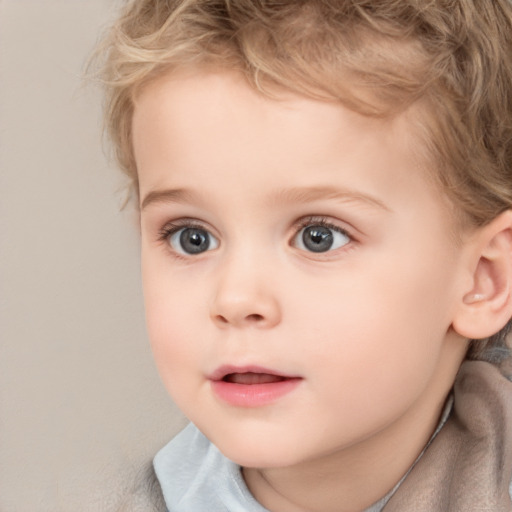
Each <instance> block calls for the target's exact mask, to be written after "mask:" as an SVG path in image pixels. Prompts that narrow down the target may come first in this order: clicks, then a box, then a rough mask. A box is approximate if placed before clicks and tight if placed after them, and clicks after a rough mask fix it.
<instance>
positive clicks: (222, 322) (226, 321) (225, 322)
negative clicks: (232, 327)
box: [217, 315, 229, 324]
mask: <svg viewBox="0 0 512 512" xmlns="http://www.w3.org/2000/svg"><path fill="white" fill-rule="evenodd" d="M217 320H218V321H219V322H220V323H221V324H228V323H229V321H228V319H227V318H226V317H224V316H222V315H217Z"/></svg>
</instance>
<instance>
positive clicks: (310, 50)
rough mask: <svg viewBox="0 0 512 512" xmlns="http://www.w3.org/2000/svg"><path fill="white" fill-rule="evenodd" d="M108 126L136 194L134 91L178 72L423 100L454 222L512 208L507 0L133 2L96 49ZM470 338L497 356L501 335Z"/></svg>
mask: <svg viewBox="0 0 512 512" xmlns="http://www.w3.org/2000/svg"><path fill="white" fill-rule="evenodd" d="M96 56H97V57H98V56H99V57H100V59H101V71H100V74H101V78H102V81H103V83H104V86H105V91H106V95H105V97H106V104H105V121H106V129H107V132H108V134H109V136H110V139H111V141H112V142H113V149H114V153H115V156H116V159H117V161H118V163H119V165H120V167H121V169H122V170H123V171H124V172H125V173H126V174H127V175H128V176H129V177H130V179H131V180H132V184H133V187H134V190H135V191H136V193H138V181H137V169H136V165H135V160H134V155H133V150H132V141H131V129H132V128H131V123H132V115H133V111H134V104H135V103H134V102H135V99H136V97H137V94H139V93H140V91H141V90H142V89H143V87H144V86H145V85H147V84H148V83H149V82H151V81H152V80H155V79H156V78H158V77H160V76H162V75H163V74H165V73H169V72H172V70H175V69H177V68H180V67H205V66H208V67H214V68H217V69H219V68H220V69H227V70H235V71H238V72H240V73H242V74H243V75H244V76H245V77H246V79H247V80H248V82H249V83H250V84H251V85H252V86H253V87H254V88H256V89H257V90H259V91H261V92H262V93H264V94H270V95H271V90H272V88H275V87H276V86H279V87H283V88H285V89H288V90H291V91H294V92H297V93H300V94H305V95H308V96H311V97H314V98H318V99H325V100H328V101H337V102H340V103H342V104H343V105H345V106H346V107H348V108H350V109H352V110H354V111H356V112H359V113H361V114H363V115H367V116H372V117H381V118H386V117H391V116H393V115H396V114H398V113H400V112H404V111H405V110H406V109H408V108H409V107H411V106H413V105H414V106H419V113H420V115H417V116H415V119H414V125H415V126H414V128H415V131H416V135H417V136H418V137H419V138H420V141H421V147H422V148H423V150H424V153H425V155H426V157H427V161H428V162H429V164H430V165H429V166H428V167H429V168H431V169H433V171H434V172H433V173H432V174H433V177H434V178H435V180H436V181H437V182H438V183H439V184H440V186H441V188H442V190H444V191H445V193H446V196H447V197H448V198H449V199H450V200H451V204H453V206H454V207H455V210H456V211H457V212H458V213H459V214H460V218H461V219H463V222H464V223H465V224H467V225H471V226H483V225H485V224H486V223H488V222H490V221H491V220H492V219H494V218H495V217H496V216H497V215H499V214H500V213H501V212H503V211H505V210H507V209H509V208H511V206H512V2H511V1H510V0H482V1H479V2H473V0H294V1H285V0H275V1H271V0H129V1H128V2H127V3H126V5H125V6H124V8H123V11H122V13H121V16H120V18H119V19H118V21H117V22H116V23H115V25H114V26H113V27H111V28H110V29H109V31H108V32H107V33H106V35H105V37H104V38H103V40H102V42H101V43H100V45H99V46H98V48H97V51H96ZM508 330H509V326H507V327H506V328H504V329H503V330H502V331H500V332H499V333H498V334H496V335H494V336H492V337H490V338H488V339H485V340H473V341H472V343H471V345H470V349H469V351H468V357H469V358H473V359H475V358H483V359H487V360H492V361H493V362H499V361H500V360H501V359H503V358H504V357H506V356H507V354H508V352H507V350H508V349H507V343H506V339H505V338H506V334H507V332H508Z"/></svg>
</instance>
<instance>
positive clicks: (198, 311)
mask: <svg viewBox="0 0 512 512" xmlns="http://www.w3.org/2000/svg"><path fill="white" fill-rule="evenodd" d="M413 114H414V113H413V112H408V113H405V114H403V115H401V116H399V117H397V118H395V119H394V120H393V121H390V120H386V121H383V120H374V119H373V120H372V119H368V118H365V117H362V116H360V115H359V114H356V113H354V112H351V111H349V110H347V109H345V108H344V107H342V106H341V105H339V104H334V103H328V102H321V101H316V100H313V99H308V98H304V97H301V96H297V95H294V94H292V93H287V92H281V93H280V99H279V100H276V99H269V98H266V97H263V96H262V95H260V94H258V93H257V92H255V91H254V90H252V89H251V88H250V87H249V86H248V85H247V84H246V83H245V82H244V80H243V79H242V78H241V77H239V76H237V75H235V74H230V73H226V72H219V73H213V72H201V71H198V70H196V71H194V70H190V71H189V72H180V73H179V74H178V73H175V74H173V75H170V76H164V77H160V78H159V79H157V80H156V81H154V82H153V83H151V84H150V85H149V86H147V87H146V88H145V89H144V90H143V92H142V93H141V94H140V96H139V97H138V98H137V102H136V108H135V113H134V119H133V144H134V151H135V158H136V163H137V169H138V174H139V183H140V197H141V233H142V277H143V287H144V296H145V304H146V316H147V325H148V332H149V337H150V340H151V344H152V348H153V351H154V355H155V360H156V363H157V366H158V369H159V372H160V374H161V377H162V380H163V382H164V384H165V386H166V387H167V389H168V391H169V392H170V394H171V396H172V397H173V398H174V400H175V401H176V403H177V404H178V406H179V407H180V408H181V409H182V410H183V411H184V413H185V414H186V415H187V416H188V417H189V418H190V420H192V421H193V422H194V423H195V424H196V425H197V426H198V428H199V429H200V430H201V431H202V432H203V433H204V434H205V435H206V436H207V437H208V438H209V439H210V440H211V441H212V442H213V443H214V444H215V445H216V446H217V447H218V448H219V449H220V450H221V451H222V452H223V453H224V454H225V455H226V456H227V457H229V458H230V459H232V460H234V461H235V462H237V463H238V464H240V465H241V466H243V468H244V469H243V474H244V477H245V480H246V482H247V484H248V486H249V489H250V490H251V491H252V493H253V494H254V496H255V497H256V498H257V499H258V501H260V502H261V503H262V504H263V505H264V506H265V507H266V508H268V509H269V510H271V511H274V512H277V511H279V512H296V511H322V512H329V511H331V510H333V511H334V510H336V511H338V512H340V511H341V512H343V511H346V512H348V511H350V512H354V511H359V510H362V509H364V508H365V507H368V506H370V505H371V504H372V503H373V502H375V501H377V500H378V499H379V498H381V497H382V496H383V495H385V494H386V492H388V491H389V490H390V489H391V488H392V487H393V486H394V484H395V483H396V482H397V481H398V480H399V479H400V478H401V476H402V475H403V474H404V473H405V472H406V471H407V469H408V468H409V467H410V465H411V464H412V463H413V462H414V460H415V459H416V458H417V456H418V455H419V453H420V452H421V450H422V448H423V447H424V446H425V444H426V442H427V441H428V439H429V437H430V436H431V434H432V432H433V430H434V428H435V426H436V424H437V422H438V419H439V415H440V412H441V410H442V407H443V404H444V402H445V399H446V396H447V394H448V393H449V390H450V388H451V386H452V384H453V381H454V378H455V375H456V372H457V370H458V368H459V366H460V363H461V361H462V360H463V358H464V354H465V352H466V349H467V340H466V338H464V337H463V336H462V335H460V334H458V333H457V332H456V331H455V330H454V329H453V320H454V317H455V315H456V313H457V311H458V310H459V309H460V303H461V301H462V297H463V296H464V294H465V293H467V292H468V288H469V287H470V283H469V282H468V279H467V272H464V271H463V269H465V267H467V265H466V264H465V262H466V261H467V258H468V249H467V246H466V245H465V244H463V243H460V241H456V238H455V237H454V236H453V231H454V221H452V218H451V215H450V212H449V208H448V207H447V201H446V200H445V198H444V196H443V194H442V193H440V192H439V190H437V189H436V188H435V187H434V185H432V183H431V180H429V179H428V172H427V171H426V170H425V169H424V168H423V166H422V163H421V162H420V161H418V160H417V158H416V156H415V155H416V154H418V153H419V152H418V151H415V149H418V148H415V140H414V137H413V135H412V133H413V130H412V129H411V126H412V125H411V122H410V120H409V118H408V116H409V115H413ZM326 189H329V191H328V193H327V190H326ZM177 191H179V192H177ZM310 217H313V219H312V220H311V219H310ZM304 219H306V220H304ZM318 221H325V222H327V223H328V224H329V225H332V229H333V230H334V231H333V233H336V235H335V236H336V241H337V245H339V247H337V248H335V249H333V250H330V251H327V252H322V253H314V252H311V251H308V250H307V248H305V247H304V246H302V245H301V233H302V232H301V229H302V228H303V226H304V224H308V222H309V224H311V223H313V224H314V223H315V222H317V223H318ZM191 223H192V225H194V226H200V227H201V228H202V229H204V230H205V231H207V232H209V233H211V236H212V238H211V246H210V247H211V250H208V251H205V252H202V253H200V254H196V255H191V254H186V253H185V254H182V253H181V252H180V251H181V247H180V245H179V241H178V242H177V241H176V239H177V237H176V236H175V237H174V238H169V236H168V232H169V229H170V224H172V225H173V226H174V228H172V226H171V229H179V228H180V227H183V226H187V225H190V224H191ZM166 230H167V231H166ZM336 230H343V231H345V232H346V233H347V234H348V235H347V234H343V233H342V234H338V232H337V231H336ZM224 364H232V365H248V364H253V365H259V366H264V367H266V368H271V369H274V370H278V371H280V372H282V373H285V374H288V375H294V376H299V377H300V378H301V380H300V383H299V385H298V386H297V387H296V388H295V389H294V390H293V391H292V392H290V393H288V394H287V395H285V396H283V397H281V398H280V399H278V400H277V401H276V402H275V403H271V404H269V405H265V406H261V407H252V408H248V407H236V406H233V405H230V404H226V403H225V402H223V401H222V400H219V398H218V397H217V396H216V395H215V393H214V392H213V391H212V386H211V381H210V380H209V378H208V376H209V375H211V373H212V372H214V371H215V369H216V368H218V367H219V366H221V365H224Z"/></svg>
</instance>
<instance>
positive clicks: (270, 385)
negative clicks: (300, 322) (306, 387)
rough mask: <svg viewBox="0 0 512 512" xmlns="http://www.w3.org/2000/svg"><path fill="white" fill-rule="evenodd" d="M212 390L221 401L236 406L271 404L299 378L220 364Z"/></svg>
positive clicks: (290, 389)
mask: <svg viewBox="0 0 512 512" xmlns="http://www.w3.org/2000/svg"><path fill="white" fill-rule="evenodd" d="M209 380H210V382H211V387H212V391H213V392H214V394H215V395H216V396H217V398H219V399H220V400H221V401H223V402H226V403H228V404H229V405H231V406H235V407H250V408H251V407H252V408H254V407H262V406H266V405H270V404H273V403H275V402H277V401H279V400H280V399H281V398H283V397H284V396H285V395H288V394H289V393H291V392H292V391H293V390H294V389H296V388H297V387H298V386H299V384H300V383H301V381H302V380H303V379H302V378H301V377H297V376H293V375H283V374H281V373H278V372H275V371H273V370H267V369H265V368H260V367H244V368H239V367H233V366H230V367H227V366H224V367H221V368H219V369H218V370H217V371H216V372H214V373H213V374H212V375H210V377H209Z"/></svg>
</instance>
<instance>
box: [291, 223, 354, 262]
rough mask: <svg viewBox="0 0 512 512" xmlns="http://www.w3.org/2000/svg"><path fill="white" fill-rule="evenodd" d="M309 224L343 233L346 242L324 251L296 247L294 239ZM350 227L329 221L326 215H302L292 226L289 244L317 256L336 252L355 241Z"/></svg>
mask: <svg viewBox="0 0 512 512" xmlns="http://www.w3.org/2000/svg"><path fill="white" fill-rule="evenodd" d="M309 226H322V227H325V228H327V229H331V230H332V231H335V232H336V233H339V234H341V235H344V236H346V237H347V238H348V242H347V243H346V244H343V245H342V246H341V247H338V248H334V249H332V250H328V251H324V252H317V253H315V252H312V251H308V250H307V249H302V248H300V247H297V244H296V243H294V241H295V239H296V238H297V237H298V236H299V235H300V233H301V232H302V230H303V229H304V228H306V227H309ZM352 231H353V230H351V229H347V228H345V227H343V226H340V225H339V224H337V223H336V222H335V221H334V222H333V221H330V220H329V219H328V218H327V217H325V216H321V215H310V216H307V217H304V218H302V219H300V220H299V221H298V223H297V224H296V225H295V226H294V234H293V236H292V238H291V245H292V246H294V247H297V248H298V249H300V250H301V251H304V252H307V253H310V252H311V254H315V255H316V256H317V257H322V255H323V256H327V254H328V253H336V252H337V251H342V250H346V249H347V248H348V247H347V246H349V245H352V243H353V242H356V241H357V240H356V238H355V236H354V235H353V234H352Z"/></svg>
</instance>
